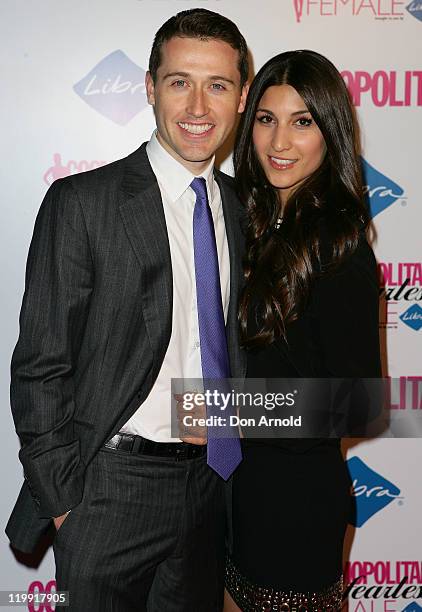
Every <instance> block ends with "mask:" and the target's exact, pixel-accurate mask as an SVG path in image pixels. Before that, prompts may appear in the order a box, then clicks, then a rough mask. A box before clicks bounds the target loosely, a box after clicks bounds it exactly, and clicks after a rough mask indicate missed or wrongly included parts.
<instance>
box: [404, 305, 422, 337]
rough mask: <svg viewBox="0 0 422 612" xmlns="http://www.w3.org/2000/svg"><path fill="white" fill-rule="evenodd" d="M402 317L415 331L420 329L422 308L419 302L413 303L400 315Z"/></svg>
mask: <svg viewBox="0 0 422 612" xmlns="http://www.w3.org/2000/svg"><path fill="white" fill-rule="evenodd" d="M400 319H401V320H402V321H403V323H406V325H408V326H409V327H411V328H412V329H414V330H415V331H419V330H420V328H421V327H422V308H421V307H420V306H419V304H413V306H411V307H410V308H408V309H407V310H405V312H404V313H403V314H401V315H400Z"/></svg>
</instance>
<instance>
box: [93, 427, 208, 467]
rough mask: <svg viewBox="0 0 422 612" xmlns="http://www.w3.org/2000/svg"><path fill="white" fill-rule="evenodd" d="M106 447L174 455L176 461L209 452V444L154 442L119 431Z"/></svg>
mask: <svg viewBox="0 0 422 612" xmlns="http://www.w3.org/2000/svg"><path fill="white" fill-rule="evenodd" d="M104 446H105V448H110V449H112V450H120V451H126V452H128V453H139V454H140V455H153V456H155V457H174V459H175V460H176V461H183V460H184V459H194V458H195V457H201V456H202V455H205V454H206V452H207V446H206V444H204V445H202V446H201V445H199V444H188V443H187V442H154V441H153V440H147V438H143V437H142V436H136V435H134V434H126V433H117V434H116V435H115V436H113V437H112V438H110V440H107V442H105V444H104Z"/></svg>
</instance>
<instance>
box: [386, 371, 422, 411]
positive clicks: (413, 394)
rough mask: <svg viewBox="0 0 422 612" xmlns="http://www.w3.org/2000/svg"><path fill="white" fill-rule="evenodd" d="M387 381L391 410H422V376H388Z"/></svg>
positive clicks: (387, 400) (388, 402)
mask: <svg viewBox="0 0 422 612" xmlns="http://www.w3.org/2000/svg"><path fill="white" fill-rule="evenodd" d="M385 382H386V386H385V391H386V402H387V407H388V408H389V409H390V410H422V376H400V377H399V378H387V379H386V380H385Z"/></svg>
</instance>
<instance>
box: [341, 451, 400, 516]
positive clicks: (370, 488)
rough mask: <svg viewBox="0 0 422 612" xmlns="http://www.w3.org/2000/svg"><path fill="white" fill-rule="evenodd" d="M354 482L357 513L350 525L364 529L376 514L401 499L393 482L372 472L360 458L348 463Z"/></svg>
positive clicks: (353, 458)
mask: <svg viewBox="0 0 422 612" xmlns="http://www.w3.org/2000/svg"><path fill="white" fill-rule="evenodd" d="M347 465H348V468H349V472H350V476H351V479H352V482H353V495H354V498H355V512H354V516H353V518H352V520H351V521H350V523H351V524H352V525H354V526H355V527H362V525H364V524H365V523H366V521H367V520H368V519H370V518H371V517H372V516H374V514H376V513H377V512H379V511H380V510H382V509H383V508H385V507H386V506H388V504H391V502H392V501H394V500H395V499H401V497H400V489H398V488H397V487H396V485H394V484H393V483H392V482H390V481H389V480H387V479H386V478H384V477H383V476H381V474H378V473H377V472H375V471H374V470H371V468H369V467H368V466H367V465H366V463H364V462H363V461H362V460H361V459H359V457H352V458H351V459H349V460H348V461H347Z"/></svg>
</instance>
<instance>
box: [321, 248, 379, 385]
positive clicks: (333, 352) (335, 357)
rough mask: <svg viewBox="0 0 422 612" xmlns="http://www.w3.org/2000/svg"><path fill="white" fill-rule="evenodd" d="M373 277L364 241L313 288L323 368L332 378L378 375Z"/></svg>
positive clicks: (374, 272)
mask: <svg viewBox="0 0 422 612" xmlns="http://www.w3.org/2000/svg"><path fill="white" fill-rule="evenodd" d="M378 294H379V288H378V278H377V266H376V260H375V256H374V254H373V251H372V249H371V247H370V246H369V245H368V243H367V242H366V240H365V238H364V237H361V239H360V242H359V245H358V247H357V249H356V251H355V252H354V253H353V254H352V255H351V256H350V257H349V258H348V259H347V260H346V261H345V262H344V263H343V264H341V266H340V268H339V269H338V270H337V271H336V272H334V273H333V274H327V276H326V277H322V278H321V279H320V280H319V281H318V282H317V286H316V289H315V298H316V311H317V329H318V336H319V343H320V348H321V354H322V355H323V359H324V362H325V363H324V369H325V370H326V371H327V372H329V375H330V376H333V377H361V378H371V377H374V378H375V377H379V376H381V363H380V347H379V327H378V326H379V323H378V308H379V301H378Z"/></svg>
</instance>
